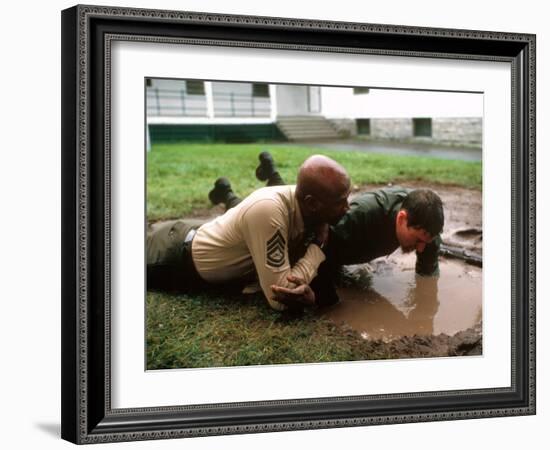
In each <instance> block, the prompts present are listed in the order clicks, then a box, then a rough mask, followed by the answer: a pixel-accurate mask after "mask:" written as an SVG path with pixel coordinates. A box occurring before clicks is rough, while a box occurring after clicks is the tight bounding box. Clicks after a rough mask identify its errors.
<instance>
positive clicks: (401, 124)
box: [330, 117, 483, 147]
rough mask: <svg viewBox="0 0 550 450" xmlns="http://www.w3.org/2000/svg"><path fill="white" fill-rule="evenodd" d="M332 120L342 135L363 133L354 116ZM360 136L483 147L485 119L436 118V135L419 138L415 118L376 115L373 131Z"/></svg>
mask: <svg viewBox="0 0 550 450" xmlns="http://www.w3.org/2000/svg"><path fill="white" fill-rule="evenodd" d="M330 122H331V123H332V125H333V126H334V128H335V129H336V130H337V131H338V134H339V135H340V137H342V138H348V137H357V136H359V135H358V130H357V122H356V120H354V119H330ZM360 136H361V137H365V138H372V139H379V140H398V141H399V140H401V141H411V140H412V141H414V140H418V141H422V142H428V143H434V144H453V145H473V146H479V147H481V144H482V140H483V122H482V119H481V118H480V117H454V118H450V117H443V118H442V117H438V118H432V136H431V137H415V136H414V126H413V119H412V118H385V119H377V118H374V119H370V133H369V134H368V135H360Z"/></svg>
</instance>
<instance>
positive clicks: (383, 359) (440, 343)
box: [60, 5, 536, 444]
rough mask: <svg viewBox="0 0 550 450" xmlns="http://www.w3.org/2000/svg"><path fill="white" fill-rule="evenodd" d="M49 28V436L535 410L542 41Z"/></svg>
mask: <svg viewBox="0 0 550 450" xmlns="http://www.w3.org/2000/svg"><path fill="white" fill-rule="evenodd" d="M61 19H62V36H61V42H62V62H63V64H62V69H63V70H62V86H63V89H62V96H61V107H62V108H61V109H62V116H61V119H62V120H61V121H62V129H61V143H62V167H61V173H62V183H61V188H62V189H61V190H62V193H63V196H62V205H63V211H62V217H61V219H62V234H61V236H62V305H61V319H60V320H61V324H62V326H61V329H62V332H61V375H62V402H61V403H62V408H61V424H62V426H61V435H62V437H63V438H64V439H66V440H68V441H71V442H75V443H80V444H83V443H100V442H114V441H136V440H149V439H173V438H180V437H199V436H212V435H224V434H243V433H244V434H248V433H263V432H265V433H270V432H275V431H292V430H306V429H307V430H314V429H320V428H340V427H360V426H370V425H386V424H403V423H412V422H434V421H449V420H451V421H452V420H460V419H477V418H486V417H487V418H488V417H502V416H512V415H515V416H519V415H532V414H534V413H535V411H536V408H535V406H536V404H535V403H536V402H535V384H536V382H535V375H536V374H535V356H536V355H535V334H534V328H535V303H534V301H535V295H534V292H535V291H534V283H535V280H534V268H535V250H534V245H535V229H534V224H535V222H534V220H535V210H534V199H535V187H534V169H535V156H534V154H535V134H534V133H535V112H534V102H535V98H534V92H535V36H534V35H532V34H519V33H514V32H510V31H476V29H471V30H465V29H462V28H460V27H458V25H457V26H455V28H438V27H422V26H421V25H415V24H412V23H411V24H407V23H404V24H403V25H388V24H384V23H383V22H381V23H370V22H357V23H352V22H349V23H348V22H338V21H331V20H314V19H311V18H305V17H304V18H277V17H269V16H250V15H243V16H240V15H231V14H217V13H215V12H209V13H208V12H206V13H202V12H189V11H175V10H150V9H140V8H125V7H100V6H93V5H77V6H74V7H71V8H68V9H66V10H64V11H63V13H62V17H61Z"/></svg>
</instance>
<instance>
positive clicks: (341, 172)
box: [296, 155, 350, 224]
mask: <svg viewBox="0 0 550 450" xmlns="http://www.w3.org/2000/svg"><path fill="white" fill-rule="evenodd" d="M349 188H350V180H349V176H348V174H347V172H346V169H344V168H343V167H342V166H341V165H340V164H338V163H337V162H336V161H334V160H333V159H330V158H328V157H326V156H323V155H313V156H310V157H309V158H308V159H306V160H305V161H304V163H303V164H302V166H301V167H300V170H299V171H298V180H297V182H296V197H297V198H298V201H299V202H300V206H301V208H302V214H303V215H304V219H307V220H308V221H310V222H312V223H323V222H326V223H330V224H335V223H336V222H338V220H340V218H341V217H342V216H343V215H344V214H345V213H346V211H347V210H348V203H347V197H348V195H349Z"/></svg>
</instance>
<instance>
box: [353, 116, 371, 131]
mask: <svg viewBox="0 0 550 450" xmlns="http://www.w3.org/2000/svg"><path fill="white" fill-rule="evenodd" d="M355 123H356V124H357V134H360V135H369V134H370V119H355Z"/></svg>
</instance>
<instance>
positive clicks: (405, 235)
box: [395, 210, 433, 253]
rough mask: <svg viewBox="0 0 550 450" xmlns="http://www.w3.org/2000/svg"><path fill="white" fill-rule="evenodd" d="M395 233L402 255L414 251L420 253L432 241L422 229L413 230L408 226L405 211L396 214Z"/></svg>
mask: <svg viewBox="0 0 550 450" xmlns="http://www.w3.org/2000/svg"><path fill="white" fill-rule="evenodd" d="M395 232H396V234H397V240H398V241H399V245H400V246H401V250H402V251H403V252H404V253H409V252H412V251H413V250H416V251H417V252H418V253H422V252H423V251H424V249H425V248H426V245H428V244H429V243H430V242H432V241H433V236H432V235H430V233H428V232H427V231H426V230H423V229H422V228H414V227H409V226H408V217H407V211H404V210H401V211H399V213H397V219H396V222H395Z"/></svg>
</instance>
